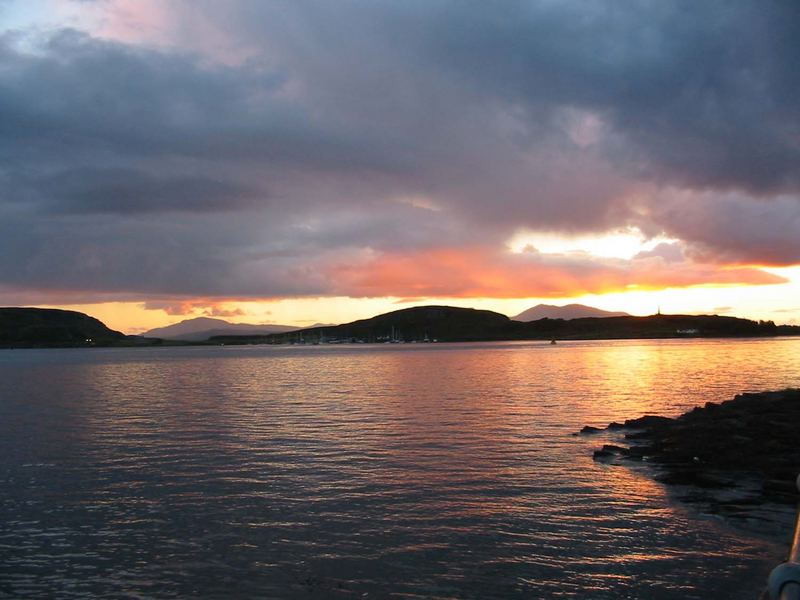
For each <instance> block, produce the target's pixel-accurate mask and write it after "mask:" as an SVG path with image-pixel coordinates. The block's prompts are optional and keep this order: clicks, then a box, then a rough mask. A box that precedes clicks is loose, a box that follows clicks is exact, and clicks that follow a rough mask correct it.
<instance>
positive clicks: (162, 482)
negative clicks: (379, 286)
mask: <svg viewBox="0 0 800 600" xmlns="http://www.w3.org/2000/svg"><path fill="white" fill-rule="evenodd" d="M798 350H800V340H796V339H768V340H758V339H753V340H626V341H597V342H568V343H559V344H558V345H557V346H551V345H549V344H545V343H541V342H533V343H483V344H424V345H423V344H415V345H412V344H406V345H387V346H384V345H378V346H372V345H361V346H315V347H288V346H283V347H264V346H254V347H236V348H228V347H196V348H195V347H187V348H139V349H136V348H134V349H70V350H13V351H11V350H7V351H0V515H1V516H2V519H0V597H25V596H29V597H43V596H53V597H63V598H71V597H76V598H77V597H85V596H86V595H91V594H94V595H104V596H117V597H132V596H133V597H135V596H145V597H187V596H192V597H209V598H212V597H268V598H285V597H342V598H348V597H356V598H357V597H363V596H364V594H367V595H368V596H367V597H370V598H382V597H397V598H461V597H463V598H509V597H520V598H523V597H524V598H569V597H576V598H587V597H589V598H609V599H610V598H656V599H657V598H676V599H677V598H681V599H685V598H698V599H700V598H708V597H710V594H713V595H714V596H715V597H729V598H742V599H745V598H753V597H754V596H755V594H756V593H757V592H758V591H759V590H760V588H761V586H762V584H763V581H764V578H765V577H766V575H767V573H768V572H769V570H770V568H771V567H772V566H774V564H775V562H776V561H778V560H779V559H780V558H781V552H782V551H783V550H784V546H783V545H781V543H779V542H777V541H775V540H772V539H770V538H766V537H759V536H756V535H754V534H752V533H750V532H745V531H741V530H737V529H735V528H732V527H731V526H730V525H729V524H727V523H725V522H721V521H719V520H717V519H715V518H713V517H710V516H707V515H703V514H702V512H701V511H699V510H698V509H696V508H694V507H691V506H686V505H682V504H680V503H677V502H675V500H674V499H672V497H671V496H670V494H669V491H668V490H666V489H665V488H664V487H663V486H661V485H660V484H657V483H655V482H654V481H653V480H652V479H651V478H650V477H649V476H648V474H647V473H646V472H645V471H643V470H631V469H628V468H625V467H614V466H608V465H603V464H597V463H594V462H593V461H592V459H591V448H592V446H593V444H594V443H595V442H594V440H586V439H584V438H580V437H575V436H572V435H571V434H572V433H573V432H575V431H577V430H578V429H580V427H581V426H583V425H585V424H587V423H591V424H598V425H604V424H606V423H608V422H610V421H615V420H617V421H620V420H624V419H626V418H630V417H635V416H639V415H641V414H645V413H655V414H663V415H667V416H674V415H677V414H680V413H682V412H684V411H685V410H687V409H689V408H691V407H693V406H696V405H701V404H704V403H706V402H708V401H722V400H727V399H730V398H732V397H733V396H734V395H735V394H737V393H740V392H743V391H760V390H765V389H779V388H785V387H792V386H795V387H797V386H800V352H798ZM787 537H788V533H787Z"/></svg>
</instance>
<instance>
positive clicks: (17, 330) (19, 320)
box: [0, 308, 127, 347]
mask: <svg viewBox="0 0 800 600" xmlns="http://www.w3.org/2000/svg"><path fill="white" fill-rule="evenodd" d="M126 338H127V336H126V335H125V334H123V333H120V332H119V331H114V330H113V329H109V328H108V327H106V326H105V325H104V324H103V323H102V322H100V321H98V320H97V319H95V318H93V317H90V316H89V315H85V314H83V313H79V312H75V311H71V310H57V309H51V308H0V347H65V346H107V345H112V344H115V343H119V342H123V341H124V340H125V339H126Z"/></svg>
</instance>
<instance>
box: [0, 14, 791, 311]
mask: <svg viewBox="0 0 800 600" xmlns="http://www.w3.org/2000/svg"><path fill="white" fill-rule="evenodd" d="M73 11H74V14H75V15H77V18H76V19H73V20H72V21H71V22H70V27H68V28H67V27H53V26H47V27H44V26H42V27H37V28H30V27H28V28H23V29H14V28H13V27H12V28H10V29H7V30H6V31H5V32H3V33H2V34H1V35H0V64H1V65H2V67H0V247H1V248H2V253H0V291H1V292H2V296H3V297H4V298H9V297H12V296H14V295H16V296H17V297H19V298H24V297H40V296H41V297H44V296H48V295H50V296H52V297H53V298H63V297H67V296H70V297H71V296H74V295H76V294H77V295H82V296H85V297H95V298H119V299H141V298H158V297H164V298H181V297H185V298H193V297H201V298H206V299H210V300H209V301H212V300H213V299H214V298H280V297H294V296H325V295H345V296H381V295H393V296H401V297H424V296H432V295H435V296H438V297H447V296H457V297H468V296H471V295H475V296H482V297H527V296H552V297H556V296H559V295H560V296H566V295H576V294H580V293H603V292H605V291H620V290H624V289H629V288H631V287H637V286H638V287H639V288H643V289H650V288H652V289H657V288H659V287H674V286H691V285H704V284H706V285H715V284H719V285H730V284H767V283H776V282H779V281H781V279H780V278H779V277H776V276H774V275H770V274H768V273H766V272H762V271H758V270H756V269H753V268H751V267H750V265H784V266H785V265H794V264H798V263H800V236H797V235H796V232H797V231H798V230H800V229H799V227H800V169H798V165H800V108H799V107H798V106H799V105H798V104H797V101H796V98H797V97H798V94H800V71H798V70H797V68H796V65H797V64H798V61H800V44H798V43H797V40H798V39H800V6H799V5H798V4H797V3H796V2H792V1H786V2H780V1H775V2H770V3H768V4H764V3H757V2H737V3H729V2H704V3H696V2H672V3H661V2H652V1H644V0H642V1H634V2H630V3H626V4H625V5H624V6H622V5H620V4H618V3H615V2H583V1H571V2H570V1H567V2H558V3H554V2H545V1H541V2H540V1H530V2H522V1H520V2H515V1H511V2H506V3H504V4H503V5H502V6H496V5H495V6H492V5H488V4H486V3H482V2H471V1H467V2H464V1H458V2H456V1H439V0H433V1H425V2H415V1H412V2H361V1H342V2H337V3H335V4H332V3H329V2H315V1H303V2H290V3H285V2H261V1H256V0H252V1H250V0H239V1H235V2H226V3H218V2H212V1H210V0H193V1H192V2H189V1H180V0H176V1H175V2H171V3H169V4H160V3H149V2H137V3H128V2H124V1H122V0H107V1H106V2H81V3H76V4H75V5H73ZM628 227H636V228H638V229H639V230H641V231H642V232H644V233H645V234H646V235H649V236H654V237H655V236H659V235H664V236H668V237H671V238H674V239H678V240H680V241H681V247H680V248H679V251H676V249H675V248H672V249H665V248H662V249H661V250H662V252H661V253H660V255H659V252H655V251H653V252H651V253H649V255H646V256H645V255H643V256H639V257H637V258H635V259H632V260H630V261H617V262H609V261H608V260H607V259H601V258H598V257H592V256H580V257H576V256H546V255H539V256H533V255H528V254H526V255H523V256H517V255H513V254H511V253H509V252H508V250H507V248H506V246H505V244H506V242H507V240H508V239H509V238H510V237H511V236H512V235H513V234H514V233H515V232H516V231H518V230H520V229H527V230H531V231H543V232H557V233H562V234H564V235H568V234H577V233H587V232H590V233H591V232H604V231H609V230H613V229H619V228H628Z"/></svg>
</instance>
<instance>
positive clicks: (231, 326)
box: [143, 317, 299, 342]
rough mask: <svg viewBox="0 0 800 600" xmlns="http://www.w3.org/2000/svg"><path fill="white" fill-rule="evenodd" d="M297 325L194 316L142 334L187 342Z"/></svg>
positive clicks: (283, 330) (258, 332)
mask: <svg viewBox="0 0 800 600" xmlns="http://www.w3.org/2000/svg"><path fill="white" fill-rule="evenodd" d="M296 329H299V328H298V327H292V326H290V325H273V324H267V325H253V324H250V323H229V322H228V321H225V320H224V319H214V318H211V317H196V318H194V319H186V320H184V321H181V322H179V323H174V324H172V325H167V326H166V327H157V328H155V329H151V330H150V331H146V332H145V333H144V334H143V335H145V336H146V337H152V338H162V339H165V340H183V341H189V342H203V341H205V340H207V339H208V338H210V337H213V336H220V335H268V334H270V333H283V332H287V331H294V330H296Z"/></svg>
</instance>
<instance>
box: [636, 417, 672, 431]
mask: <svg viewBox="0 0 800 600" xmlns="http://www.w3.org/2000/svg"><path fill="white" fill-rule="evenodd" d="M672 421H673V420H672V419H670V418H669V417H659V416H658V415H645V416H643V417H639V418H638V419H628V420H627V421H625V427H630V428H639V427H648V428H649V427H654V426H657V425H665V424H666V423H672Z"/></svg>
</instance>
